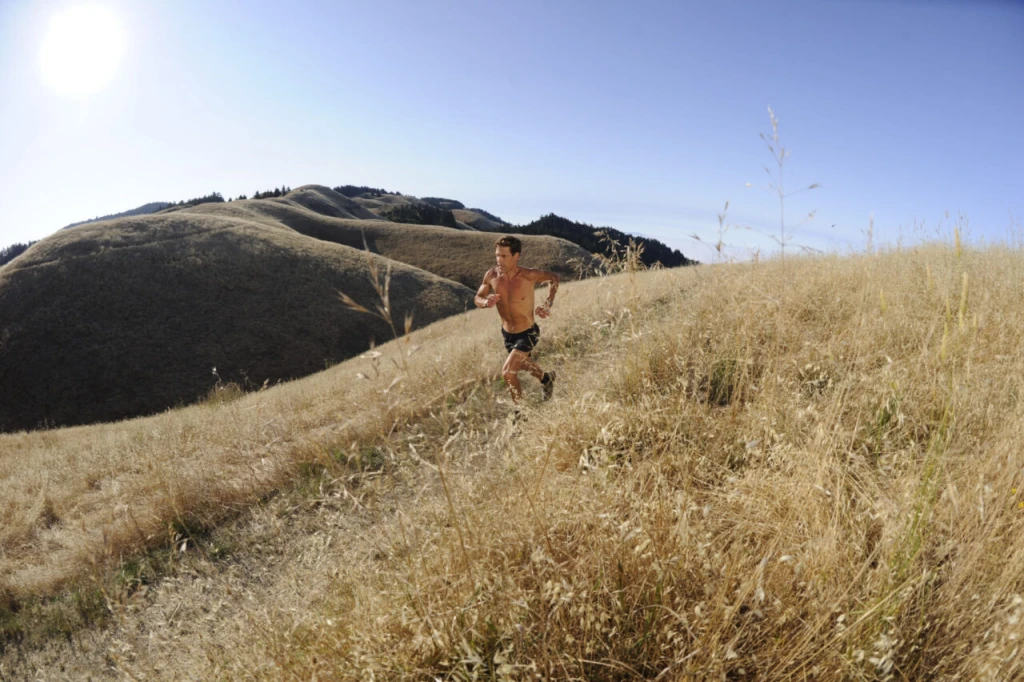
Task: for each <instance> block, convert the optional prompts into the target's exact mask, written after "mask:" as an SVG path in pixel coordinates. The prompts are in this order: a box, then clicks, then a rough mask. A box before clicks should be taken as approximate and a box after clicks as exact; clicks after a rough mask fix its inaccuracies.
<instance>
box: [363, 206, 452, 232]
mask: <svg viewBox="0 0 1024 682" xmlns="http://www.w3.org/2000/svg"><path fill="white" fill-rule="evenodd" d="M380 214H381V216H382V217H384V218H387V219H388V220H390V221H391V222H394V223H411V224H413V225H441V226H443V227H458V223H457V222H456V221H455V216H454V215H452V212H451V210H450V209H442V208H438V207H436V206H433V205H431V204H424V203H419V202H417V203H414V204H405V205H402V206H395V207H393V208H389V209H387V210H384V211H381V212H380Z"/></svg>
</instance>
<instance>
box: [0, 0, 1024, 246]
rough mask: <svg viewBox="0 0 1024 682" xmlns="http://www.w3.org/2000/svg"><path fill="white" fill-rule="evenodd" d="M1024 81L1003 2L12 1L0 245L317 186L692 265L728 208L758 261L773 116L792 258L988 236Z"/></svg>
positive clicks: (1021, 171) (1009, 174)
mask: <svg viewBox="0 0 1024 682" xmlns="http://www.w3.org/2000/svg"><path fill="white" fill-rule="evenodd" d="M1021 83H1024V4H1022V3H1019V2H1010V1H1006V2H999V1H994V0H993V1H989V2H966V1H964V2H955V1H947V2H935V3H932V2H924V1H905V2H874V1H870V0H821V1H814V2H811V1H805V2H785V1H783V2H778V3H762V2H750V3H739V2H720V3H717V2H716V3H697V2H675V1H668V0H665V1H663V2H656V1H652V2H644V3H640V4H636V3H624V2H601V1H599V2H592V1H590V0H587V1H582V0H547V1H545V0H524V2H517V3H489V2H488V3H481V2H475V1H469V0H463V1H459V0H456V1H454V2H444V3H426V2H419V1H414V0H384V1H381V2H361V1H356V2H346V3H333V2H310V1H308V0H298V1H297V2H294V3H290V4H287V5H284V4H281V3H280V2H274V3H271V2H261V1H259V0H254V1H253V2H247V3H242V4H237V3H207V2H199V1H198V0H175V1H173V2H169V1H165V2H141V1H140V0H103V1H99V0H97V1H96V2H74V1H42V2H41V1H39V0H4V2H2V3H0V128H2V129H3V130H4V135H3V136H2V137H0V182H2V183H3V187H4V197H3V201H2V202H0V248H3V247H4V246H6V245H8V244H13V243H16V242H27V241H30V240H37V239H41V238H43V237H45V236H47V235H49V234H52V233H53V232H55V231H56V230H58V229H59V228H61V227H63V226H64V225H67V224H69V223H72V222H77V221H81V220H85V219H89V218H93V217H96V216H100V215H105V214H111V213H117V212H120V211H125V210H128V209H132V208H135V207H137V206H140V205H142V204H145V203H148V202H152V201H178V200H183V199H189V198H192V197H198V196H203V195H206V194H208V193H210V192H214V191H217V192H221V193H222V194H223V195H224V197H225V198H229V197H237V196H239V195H241V194H247V195H250V196H251V195H252V193H253V192H256V191H258V190H267V189H272V188H274V187H278V186H281V185H287V186H290V187H298V186H300V185H303V184H309V183H316V184H322V185H328V186H337V185H342V184H358V185H370V186H374V187H382V188H385V189H390V190H398V191H402V192H405V193H409V194H415V195H418V196H441V197H449V198H453V199H458V200H460V201H462V202H463V203H465V204H466V205H467V206H470V207H479V208H483V209H486V210H488V211H490V212H492V213H495V214H497V215H498V216H500V217H502V218H504V219H505V220H508V221H512V222H516V223H525V222H529V221H532V220H534V219H536V218H538V217H540V216H541V215H543V214H546V213H551V212H554V213H557V214H559V215H562V216H564V217H567V218H570V219H573V220H579V221H584V222H588V223H592V224H595V225H599V226H604V225H608V226H612V227H616V228H618V229H621V230H623V231H626V232H632V233H638V234H643V235H649V236H653V237H656V238H658V239H661V240H662V241H664V242H666V243H667V244H669V245H670V246H673V247H675V248H679V249H681V250H682V251H683V253H684V254H686V255H688V256H692V257H695V258H698V259H701V260H708V259H710V252H709V251H708V249H707V247H706V245H705V244H703V243H698V242H696V241H695V240H694V239H692V238H691V235H696V236H698V237H700V238H701V239H702V240H703V241H704V242H709V241H713V240H714V239H715V230H716V228H717V225H718V221H717V218H716V215H717V214H718V213H720V212H721V211H722V208H723V206H724V204H725V202H726V201H729V211H728V214H727V216H726V224H732V225H735V226H737V227H734V228H732V229H731V230H730V231H729V233H728V235H727V241H728V242H730V243H731V244H733V247H732V250H731V253H733V254H734V255H735V256H736V257H738V258H742V257H746V256H748V255H749V254H750V253H751V252H752V251H753V250H754V249H761V250H763V251H771V250H773V249H775V248H776V245H775V243H774V242H773V241H772V236H773V235H777V234H778V231H779V201H778V197H777V196H775V195H774V194H772V193H771V192H770V191H766V190H765V189H764V185H765V184H766V183H767V181H768V179H769V178H768V176H767V175H766V174H765V170H764V167H765V166H769V167H770V168H772V169H774V166H773V165H772V164H773V162H772V157H771V155H770V154H769V152H768V150H767V149H766V147H765V144H764V143H763V141H762V140H761V139H760V137H759V134H760V133H766V134H768V133H770V132H771V124H770V121H769V118H768V107H769V106H771V107H772V109H773V110H774V111H775V113H776V115H777V116H778V120H779V134H780V136H781V139H782V141H783V144H784V145H785V146H786V148H787V149H788V151H789V153H790V156H789V157H788V158H787V159H786V163H785V169H784V173H785V183H786V186H787V188H791V189H797V188H800V187H807V186H809V185H811V184H812V183H818V184H820V187H819V188H818V189H815V190H813V191H809V192H803V193H800V194H797V195H795V196H793V197H791V198H790V199H789V200H788V201H787V203H786V222H787V224H788V225H789V226H790V227H792V228H793V232H792V241H793V242H794V243H795V244H800V245H806V246H809V247H813V248H820V249H835V250H847V249H861V248H863V247H864V244H865V240H866V236H865V232H866V231H867V229H868V225H869V220H870V219H871V216H872V215H873V216H874V236H873V238H874V241H875V242H876V243H879V242H885V241H890V242H893V241H895V240H897V239H901V238H903V239H913V238H916V237H918V236H922V235H925V236H926V235H927V234H932V233H934V232H936V231H941V230H942V229H946V228H949V227H950V226H951V225H953V224H954V223H956V222H957V221H958V220H959V221H961V224H962V225H966V226H967V232H968V236H969V237H971V238H973V239H979V240H980V239H985V240H989V241H991V240H996V239H1003V238H1006V237H1007V236H1008V234H1009V233H1010V232H1011V231H1012V230H1017V231H1018V232H1019V231H1021V230H1022V229H1024V228H1022V227H1021V220H1022V218H1024V191H1022V188H1024V133H1022V131H1021V125H1020V121H1021V112H1022V111H1024V88H1022V87H1021ZM747 183H751V185H752V186H751V187H747ZM812 211H813V212H814V213H815V215H814V219H813V220H811V221H810V222H802V221H803V218H805V217H806V216H807V215H808V214H809V213H811V212H812ZM947 215H948V216H949V217H947ZM960 216H964V217H963V218H961V217H960ZM739 226H744V227H750V228H751V229H750V230H745V229H739Z"/></svg>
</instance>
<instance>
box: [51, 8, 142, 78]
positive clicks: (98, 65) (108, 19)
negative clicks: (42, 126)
mask: <svg viewBox="0 0 1024 682" xmlns="http://www.w3.org/2000/svg"><path fill="white" fill-rule="evenodd" d="M123 49H124V33H123V29H122V27H121V25H120V23H119V20H118V18H117V16H116V15H115V14H114V13H113V12H112V11H111V10H110V9H108V8H106V7H102V6H96V5H88V4H83V5H73V6H71V7H69V8H68V9H65V10H60V11H56V12H54V14H53V17H52V18H51V19H50V24H49V26H48V28H47V31H46V35H45V37H44V38H43V41H42V46H41V48H40V51H39V63H40V70H41V71H42V76H43V79H44V80H45V81H46V83H47V84H48V85H49V86H50V87H52V88H53V89H54V91H55V92H57V93H58V94H61V95H68V96H71V97H83V96H85V95H90V94H92V93H94V92H97V91H99V90H101V89H102V88H103V87H104V86H106V85H107V84H108V83H109V82H110V80H111V79H112V78H113V77H114V76H115V75H116V72H117V67H118V63H119V61H120V59H121V54H122V52H123Z"/></svg>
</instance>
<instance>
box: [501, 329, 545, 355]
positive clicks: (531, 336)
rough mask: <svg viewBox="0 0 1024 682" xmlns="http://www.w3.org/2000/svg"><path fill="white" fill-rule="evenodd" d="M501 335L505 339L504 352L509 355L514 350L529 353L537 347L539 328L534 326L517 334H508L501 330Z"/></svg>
mask: <svg viewBox="0 0 1024 682" xmlns="http://www.w3.org/2000/svg"><path fill="white" fill-rule="evenodd" d="M501 335H502V336H503V337H504V338H505V350H507V351H508V352H509V353H511V352H512V351H514V350H519V351H522V352H524V353H529V352H530V351H532V350H533V347H534V346H536V345H537V342H538V341H539V340H540V327H538V326H537V325H536V324H535V325H533V326H532V327H530V328H529V329H526V330H524V331H521V332H519V333H517V334H510V333H508V332H507V331H505V330H504V329H502V330H501Z"/></svg>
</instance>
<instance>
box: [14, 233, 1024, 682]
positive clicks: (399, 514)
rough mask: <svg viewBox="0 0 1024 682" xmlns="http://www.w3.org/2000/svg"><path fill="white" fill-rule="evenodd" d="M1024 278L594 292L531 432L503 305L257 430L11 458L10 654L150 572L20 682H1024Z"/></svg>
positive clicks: (39, 444)
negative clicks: (509, 360)
mask: <svg viewBox="0 0 1024 682" xmlns="http://www.w3.org/2000/svg"><path fill="white" fill-rule="evenodd" d="M1022 274H1024V257H1022V255H1021V254H1020V253H1019V252H1018V251H1008V250H1002V249H998V248H993V249H989V250H986V251H983V252H977V251H969V250H962V249H961V248H960V247H959V246H958V247H956V248H953V247H948V248H947V247H922V248H919V249H912V250H901V251H899V252H894V253H889V254H882V255H878V254H873V255H870V256H863V257H848V258H838V257H822V258H815V259H806V260H801V259H792V258H790V259H787V260H786V261H785V262H784V263H782V262H772V263H766V264H760V265H756V266H754V265H750V266H716V267H711V268H700V269H685V270H663V271H657V272H652V273H633V274H630V273H627V274H623V275H620V276H616V277H609V278H598V279H593V280H588V281H584V282H579V283H571V284H567V285H566V286H565V287H564V288H563V292H562V294H561V295H560V298H559V300H560V305H559V307H558V311H557V315H556V317H555V318H553V319H552V320H551V321H550V322H548V323H547V324H545V326H544V335H543V339H544V341H543V345H542V347H541V348H540V358H541V362H542V363H544V364H545V365H549V366H552V367H555V368H557V370H558V372H559V382H560V383H559V384H558V388H557V390H556V395H555V399H554V400H553V401H552V402H550V403H541V402H540V401H539V397H538V395H537V393H538V390H537V387H536V384H532V385H530V386H528V391H529V395H528V403H529V411H528V416H527V419H526V421H525V422H524V423H522V424H521V425H520V426H518V427H515V428H513V427H510V426H509V425H508V423H507V421H506V420H505V417H506V415H507V406H506V405H505V404H503V402H502V399H503V395H504V389H503V387H502V386H501V385H500V383H497V382H495V381H493V377H494V374H493V372H494V369H495V367H496V365H497V364H499V363H500V358H501V355H502V353H501V352H500V350H501V349H500V345H499V340H498V338H497V335H496V333H495V329H496V326H497V321H496V318H495V317H494V315H493V311H473V312H471V313H469V314H467V315H464V316H461V315H460V316H457V317H455V318H451V319H447V320H443V321H441V322H439V323H437V324H436V325H432V326H431V327H429V328H427V329H425V330H421V331H420V332H417V334H418V335H416V336H415V338H414V339H413V340H412V342H411V344H412V345H410V344H406V343H404V342H402V341H400V342H399V343H395V344H390V345H385V346H383V347H381V348H380V349H378V350H379V351H380V353H381V354H382V355H380V356H379V357H365V358H358V359H354V360H352V361H349V362H347V363H343V364H342V365H339V366H337V367H334V368H332V369H330V370H327V371H325V372H323V373H321V374H318V375H315V376H311V377H308V378H306V379H304V380H301V381H297V382H292V383H289V384H286V385H282V386H280V387H276V388H273V389H270V390H268V391H264V392H262V393H259V394H254V395H250V396H246V397H244V398H242V399H240V400H238V401H236V402H234V403H230V404H227V405H223V406H219V407H208V408H190V409H188V410H183V411H180V412H177V413H171V414H166V415H160V416H158V417H154V418H152V419H147V420H139V421H136V422H130V423H126V424H114V425H103V426H97V427H89V428H87V429H74V430H68V431H61V432H54V433H38V434H28V435H22V436H0V453H2V454H0V473H2V477H0V483H2V485H3V486H4V487H3V489H2V490H0V499H5V500H9V503H8V506H7V507H6V508H5V509H6V510H4V508H0V513H4V514H5V516H4V518H3V519H0V520H2V521H3V522H4V523H3V524H2V525H0V547H2V548H3V550H4V552H3V554H2V555H0V562H2V563H0V567H2V572H0V575H2V576H3V579H4V582H3V583H0V594H2V593H5V590H6V594H7V595H8V602H9V604H14V605H15V606H17V607H18V608H20V609H21V610H20V611H18V612H17V613H15V612H14V611H13V610H12V609H13V607H12V606H10V605H8V607H7V608H8V615H7V616H6V621H4V619H3V618H0V622H8V623H11V625H9V626H8V632H11V631H12V628H15V627H17V626H18V625H17V624H18V623H27V620H25V619H23V617H22V616H20V615H18V614H22V613H26V612H28V613H29V614H30V615H31V614H35V613H38V614H42V615H46V614H53V613H54V611H55V610H56V611H58V613H59V614H60V615H62V616H63V617H64V618H65V620H63V621H59V622H60V623H66V622H71V621H73V620H74V618H80V619H81V618H82V617H83V616H82V614H90V613H94V612H93V611H90V607H89V606H88V604H89V603H90V602H89V600H88V599H87V597H88V595H89V594H91V592H88V591H85V590H84V589H83V590H80V591H79V592H76V593H73V594H76V595H78V597H77V598H78V601H77V602H76V601H75V599H74V598H73V595H69V596H68V597H66V598H65V599H64V601H57V602H54V603H55V604H56V606H52V605H51V606H45V605H43V606H29V604H30V601H29V600H28V599H27V598H26V597H25V596H24V591H25V590H30V589H35V590H36V591H37V592H36V593H38V594H46V593H48V592H47V590H52V589H53V587H54V585H55V584H57V583H54V582H52V581H53V578H54V572H55V571H56V570H57V569H56V567H58V566H60V567H64V568H63V570H65V571H67V570H74V568H73V567H75V566H77V567H78V571H79V572H80V574H82V575H91V576H97V575H109V576H121V577H120V578H116V577H112V578H110V582H109V583H106V585H108V587H107V588H106V589H107V592H106V593H105V594H107V595H110V603H111V608H112V610H113V613H114V614H116V618H115V617H111V618H109V620H108V626H107V627H106V628H105V629H102V628H92V627H89V626H88V625H86V624H85V623H84V622H81V620H80V621H79V622H78V625H76V626H75V627H74V628H73V629H72V630H70V631H69V632H70V634H65V632H68V631H67V630H61V629H60V627H70V626H56V625H55V626H53V629H54V630H56V632H58V633H59V634H60V636H59V637H54V638H53V639H52V640H51V641H50V642H49V644H45V645H42V646H41V647H29V648H25V649H21V648H19V649H18V650H17V651H16V652H12V653H9V654H7V655H6V656H5V657H4V658H3V659H2V660H0V665H3V666H5V668H3V669H4V670H6V671H11V674H13V675H18V674H19V673H22V672H24V673H25V674H26V675H28V674H31V675H32V676H33V677H40V676H42V677H46V678H50V679H63V678H65V677H67V678H68V679H71V678H74V677H78V678H81V677H84V676H86V675H93V676H95V677H97V678H99V677H101V676H107V677H109V678H112V679H118V678H146V679H189V678H195V677H220V678H226V679H232V678H238V677H245V678H247V679H267V680H271V679H312V678H317V679H342V680H347V679H351V680H357V679H367V678H370V677H373V678H374V679H474V678H475V679H517V678H525V677H529V678H533V679H536V678H540V679H593V680H622V679H657V678H659V677H660V678H662V679H666V678H668V679H765V680H775V679H815V680H850V679H865V680H866V679H999V680H1011V679H1019V678H1021V677H1022V675H1024V659H1022V658H1021V657H1020V655H1019V642H1020V640H1021V638H1022V637H1024V577H1022V576H1024V553H1022V552H1021V550H1020V547H1019V544H1020V543H1019V542H1018V538H1019V537H1020V536H1021V533H1022V531H1024V478H1022V471H1024V455H1022V454H1021V453H1024V427H1022V424H1024V419H1022V417H1024V404H1022V403H1021V401H1020V400H1019V396H1020V395H1021V394H1022V390H1024V385H1022V384H1024V360H1022V358H1024V355H1022V352H1021V351H1022V349H1024V331H1022V330H1024V324H1022V320H1021V310H1020V305H1019V301H1020V297H1021V295H1022V294H1024V290H1022V287H1024V284H1022V282H1024V277H1022V276H1021V275H1022ZM413 347H419V348H420V349H421V350H420V352H418V353H412V354H411V355H410V353H409V351H410V350H411V349H412V348H413ZM363 377H367V378H363ZM72 452H77V453H81V454H80V455H79V456H78V457H77V458H68V457H67V455H68V453H72ZM65 460H68V461H69V464H66V465H64V466H53V464H54V463H55V462H63V461H65ZM82 480H90V481H92V482H93V485H90V486H83V485H81V483H80V482H81V481H82ZM288 481H293V482H294V486H293V487H289V486H288V483H287V482H288ZM268 489H274V490H281V491H282V492H281V494H280V495H279V496H278V497H269V496H267V495H266V491H267V490H268ZM154 490H159V491H161V493H160V494H158V495H154V494H153V491H154ZM40 491H45V492H44V493H41V492H40ZM41 494H43V495H45V500H46V504H42V503H41V502H40V496H41ZM261 500H263V501H262V502H261ZM245 506H248V507H249V509H250V510H251V511H250V512H248V513H246V514H243V515H241V516H240V517H237V519H236V522H235V523H233V524H228V525H224V526H220V527H217V524H218V523H219V522H220V521H223V519H224V518H225V508H226V507H231V508H235V509H238V508H242V507H245ZM126 510H130V513H129V511H126ZM174 519H180V520H183V521H182V522H181V523H180V524H179V525H173V524H171V522H172V521H173V520H174ZM133 524H134V525H133ZM168 526H171V527H172V528H177V529H179V530H178V531H175V532H172V533H170V534H169V537H168V533H167V532H166V531H164V535H165V538H166V539H161V538H160V537H158V536H159V535H160V533H161V529H166V528H167V527H168ZM188 528H193V529H196V528H199V529H206V530H207V534H206V535H202V534H199V533H196V532H193V533H191V534H185V533H186V529H188ZM210 529H213V530H210ZM175 533H176V534H175ZM147 543H149V546H169V547H172V548H173V551H170V552H166V553H162V554H161V553H150V554H148V555H143V558H141V559H134V560H133V561H134V563H132V564H131V567H132V568H131V569H130V570H127V569H124V567H123V566H124V565H123V564H122V563H121V559H120V557H125V556H137V555H135V554H133V551H135V550H138V549H139V548H140V547H146V546H147ZM47 547H49V548H50V549H49V550H47ZM89 557H92V562H91V563H90V561H89ZM160 557H166V558H163V559H161V558H160ZM67 567H72V568H71V569H68V568H67ZM124 576H127V578H126V577H124ZM132 576H137V578H133V577H132ZM161 576H163V577H161ZM65 578H67V576H65ZM95 579H96V578H93V580H95ZM48 581H50V582H48ZM85 584H93V583H88V582H86V583H85ZM119 585H120V587H118V586H119ZM101 603H102V600H101ZM74 604H79V605H78V606H73V605H74ZM58 607H59V609H58ZM37 608H38V609H39V610H38V611H34V610H33V609H37ZM0 609H3V602H0ZM51 617H52V618H54V619H55V617H54V616H51ZM73 617H74V618H73ZM25 618H27V617H25ZM54 622H57V621H56V620H54ZM26 627H28V626H27V625H26Z"/></svg>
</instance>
